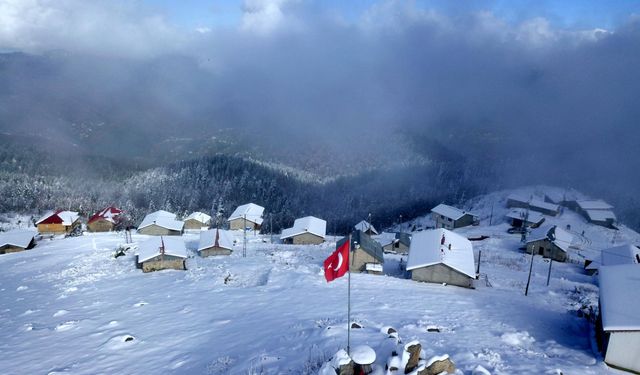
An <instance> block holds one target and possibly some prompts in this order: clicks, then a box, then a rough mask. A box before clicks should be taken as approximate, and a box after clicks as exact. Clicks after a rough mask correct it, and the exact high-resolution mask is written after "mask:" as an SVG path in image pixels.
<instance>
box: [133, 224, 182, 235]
mask: <svg viewBox="0 0 640 375" xmlns="http://www.w3.org/2000/svg"><path fill="white" fill-rule="evenodd" d="M138 233H140V234H147V235H151V236H179V235H181V234H182V232H180V231H177V230H169V229H167V228H163V227H161V226H158V225H156V224H151V225H149V226H148V227H144V228H142V229H138Z"/></svg>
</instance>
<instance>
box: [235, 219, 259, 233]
mask: <svg viewBox="0 0 640 375" xmlns="http://www.w3.org/2000/svg"><path fill="white" fill-rule="evenodd" d="M244 223H245V220H244V219H243V218H239V219H233V220H229V229H231V230H238V229H240V230H242V229H244ZM246 223H247V228H251V230H259V229H260V226H259V225H258V224H256V223H254V222H252V221H250V220H247V221H246Z"/></svg>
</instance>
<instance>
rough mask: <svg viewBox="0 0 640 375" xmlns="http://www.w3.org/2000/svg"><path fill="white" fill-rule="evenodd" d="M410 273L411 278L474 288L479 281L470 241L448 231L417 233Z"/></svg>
mask: <svg viewBox="0 0 640 375" xmlns="http://www.w3.org/2000/svg"><path fill="white" fill-rule="evenodd" d="M407 271H410V272H411V279H412V280H416V281H424V282H430V283H445V284H451V285H457V286H461V287H465V288H473V280H474V279H475V278H476V270H475V260H474V256H473V245H472V244H471V241H469V240H468V239H466V238H465V237H463V236H460V235H459V234H456V233H454V232H452V231H450V230H447V229H442V228H440V229H434V230H428V231H424V232H419V233H415V234H414V235H413V238H412V239H411V249H410V250H409V259H407Z"/></svg>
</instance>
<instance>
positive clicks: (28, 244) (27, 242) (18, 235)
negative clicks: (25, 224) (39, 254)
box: [0, 229, 36, 254]
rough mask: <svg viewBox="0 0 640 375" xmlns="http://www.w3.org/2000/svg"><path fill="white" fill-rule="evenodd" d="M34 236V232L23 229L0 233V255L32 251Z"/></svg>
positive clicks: (34, 243) (34, 241) (34, 244)
mask: <svg viewBox="0 0 640 375" xmlns="http://www.w3.org/2000/svg"><path fill="white" fill-rule="evenodd" d="M35 235H36V233H35V232H34V231H30V230H24V229H16V230H11V231H8V232H0V254H8V253H17V252H19V251H24V250H29V249H32V248H33V247H34V246H36V239H35Z"/></svg>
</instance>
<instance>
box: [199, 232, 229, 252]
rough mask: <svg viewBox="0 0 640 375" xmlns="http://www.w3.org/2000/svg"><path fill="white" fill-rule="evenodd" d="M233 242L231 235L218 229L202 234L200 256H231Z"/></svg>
mask: <svg viewBox="0 0 640 375" xmlns="http://www.w3.org/2000/svg"><path fill="white" fill-rule="evenodd" d="M232 252H233V240H232V237H231V234H229V233H228V232H227V231H225V230H220V229H218V228H215V229H209V230H205V231H202V232H200V242H199V243H198V254H200V256H202V257H208V256H212V255H231V253H232Z"/></svg>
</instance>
